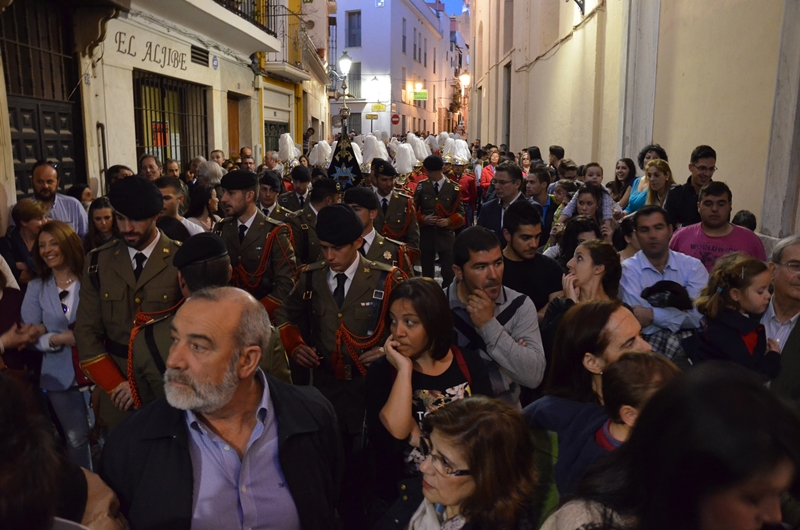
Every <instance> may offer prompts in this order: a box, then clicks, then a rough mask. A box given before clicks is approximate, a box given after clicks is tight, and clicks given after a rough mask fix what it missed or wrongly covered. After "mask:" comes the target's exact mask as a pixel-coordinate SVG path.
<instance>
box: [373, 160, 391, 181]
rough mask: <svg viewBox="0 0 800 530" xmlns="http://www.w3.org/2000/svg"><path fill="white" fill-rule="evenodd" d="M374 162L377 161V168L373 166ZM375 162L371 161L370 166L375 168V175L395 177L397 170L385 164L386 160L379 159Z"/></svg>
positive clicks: (387, 163)
mask: <svg viewBox="0 0 800 530" xmlns="http://www.w3.org/2000/svg"><path fill="white" fill-rule="evenodd" d="M375 160H379V162H378V165H377V166H375ZM375 160H373V161H372V165H373V167H375V174H376V175H385V176H387V177H396V176H397V170H396V169H395V168H394V166H393V165H391V164H390V163H389V162H387V161H386V160H382V159H380V158H376V159H375Z"/></svg>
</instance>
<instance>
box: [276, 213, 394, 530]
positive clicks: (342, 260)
mask: <svg viewBox="0 0 800 530" xmlns="http://www.w3.org/2000/svg"><path fill="white" fill-rule="evenodd" d="M363 230H364V227H363V225H362V224H361V221H360V220H359V218H358V216H357V215H356V213H355V212H354V211H353V209H352V208H350V207H349V206H347V205H344V204H335V205H332V206H328V207H326V208H324V209H323V210H321V211H320V212H319V218H318V223H317V234H318V236H319V238H320V245H321V247H322V253H323V255H324V257H325V259H324V261H319V262H317V263H314V264H312V265H308V266H304V267H301V269H300V271H299V272H298V283H297V287H296V288H295V290H294V292H293V293H292V296H291V298H289V300H287V301H286V303H285V304H284V305H283V306H282V307H281V308H280V309H279V310H278V313H277V323H278V329H279V330H280V333H281V340H282V341H283V344H284V346H286V351H287V352H288V353H289V359H290V363H291V364H292V365H293V368H298V369H303V370H308V371H310V373H311V382H312V384H313V386H315V387H317V388H318V389H319V390H320V391H321V392H322V394H323V395H324V396H325V397H326V398H328V400H329V401H330V402H331V403H332V404H333V407H334V409H335V410H336V415H337V417H338V419H339V426H340V429H341V432H342V439H343V441H344V447H345V452H346V455H345V469H346V471H345V476H344V480H343V484H342V488H341V492H342V497H341V501H340V505H339V513H340V514H341V516H342V520H343V522H344V527H345V528H366V521H365V514H364V509H363V508H364V507H363V498H364V495H363V493H364V486H365V482H366V480H365V475H366V472H365V461H364V458H365V456H364V454H363V451H362V449H363V443H364V438H363V437H364V410H365V409H364V375H365V374H366V373H367V367H368V366H369V365H370V364H371V363H372V362H373V361H375V360H376V359H377V358H379V357H380V356H381V355H383V354H384V353H383V350H382V348H381V347H380V346H381V345H382V344H383V343H384V341H385V339H386V337H387V336H388V334H389V331H388V328H387V326H386V324H385V321H384V320H383V319H382V318H381V313H382V311H383V304H384V303H385V302H386V301H387V300H388V299H389V294H390V293H391V290H392V288H393V287H394V286H395V285H396V284H397V283H399V282H400V281H402V280H403V273H402V272H401V271H400V270H399V269H397V268H394V267H390V266H388V265H384V264H382V263H378V262H370V261H368V260H367V259H366V258H365V257H364V256H361V255H360V254H359V252H358V249H359V248H360V247H361V245H362V242H363V239H362V237H361V234H362V232H363ZM293 373H297V372H293ZM294 379H295V381H297V379H298V378H296V377H294Z"/></svg>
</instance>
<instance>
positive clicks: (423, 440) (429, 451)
mask: <svg viewBox="0 0 800 530" xmlns="http://www.w3.org/2000/svg"><path fill="white" fill-rule="evenodd" d="M419 450H420V452H421V453H422V456H424V457H425V458H426V459H427V458H428V457H430V458H431V464H432V465H433V469H435V470H436V472H437V473H439V474H440V475H445V476H450V477H466V476H469V475H471V474H472V472H471V471H470V470H469V469H453V467H452V466H451V465H450V462H448V461H447V459H445V458H444V457H441V456H439V455H436V454H434V453H433V447H432V446H431V438H430V435H429V434H423V435H422V436H420V438H419Z"/></svg>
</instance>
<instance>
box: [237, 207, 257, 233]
mask: <svg viewBox="0 0 800 530" xmlns="http://www.w3.org/2000/svg"><path fill="white" fill-rule="evenodd" d="M257 213H258V208H256V211H255V212H253V215H251V216H250V219H248V220H247V221H245V222H241V221H239V220H237V221H236V227H237V228H238V227H240V226H242V225H245V226H246V227H247V229H248V230H250V227H251V226H253V220H254V219H255V218H256V214H257Z"/></svg>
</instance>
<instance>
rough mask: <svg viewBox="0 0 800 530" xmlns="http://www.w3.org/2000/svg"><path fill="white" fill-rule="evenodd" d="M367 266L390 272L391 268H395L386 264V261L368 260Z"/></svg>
mask: <svg viewBox="0 0 800 530" xmlns="http://www.w3.org/2000/svg"><path fill="white" fill-rule="evenodd" d="M369 266H370V268H373V269H377V270H379V271H386V272H391V270H392V269H394V268H395V267H392V266H391V265H387V264H386V263H381V262H379V261H370V262H369Z"/></svg>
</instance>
